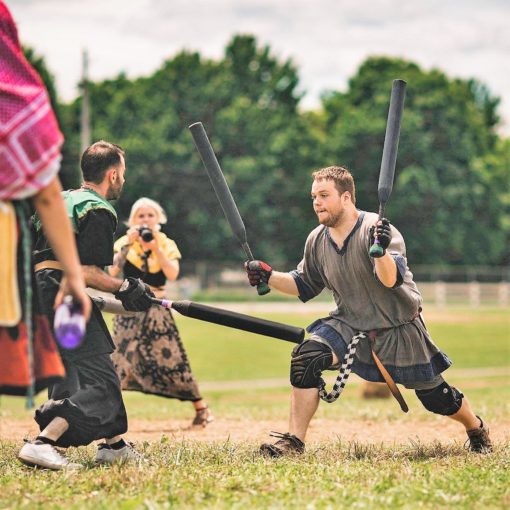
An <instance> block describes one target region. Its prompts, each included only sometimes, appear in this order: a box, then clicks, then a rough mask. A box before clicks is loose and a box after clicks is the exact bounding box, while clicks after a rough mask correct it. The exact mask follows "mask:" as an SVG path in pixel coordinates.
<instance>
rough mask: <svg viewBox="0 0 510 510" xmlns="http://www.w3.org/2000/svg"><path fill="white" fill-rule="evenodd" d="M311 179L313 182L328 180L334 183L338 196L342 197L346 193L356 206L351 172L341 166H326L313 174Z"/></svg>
mask: <svg viewBox="0 0 510 510" xmlns="http://www.w3.org/2000/svg"><path fill="white" fill-rule="evenodd" d="M312 178H313V179H314V180H315V181H321V180H323V179H324V180H329V181H334V182H335V187H336V189H337V190H338V194H339V195H342V194H343V193H345V192H346V191H348V192H349V193H350V194H351V200H352V203H353V204H356V188H355V186H354V179H353V177H352V175H351V172H349V170H347V168H344V167H342V166H328V167H326V168H321V169H320V170H317V171H315V172H313V174H312Z"/></svg>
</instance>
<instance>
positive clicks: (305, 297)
mask: <svg viewBox="0 0 510 510" xmlns="http://www.w3.org/2000/svg"><path fill="white" fill-rule="evenodd" d="M289 274H290V275H291V276H292V278H294V281H295V282H296V285H297V288H298V292H299V296H298V298H299V299H300V300H301V301H302V302H303V303H306V302H307V301H310V299H313V298H314V297H315V296H316V295H317V294H315V292H314V291H313V290H312V288H311V287H310V286H309V285H308V284H307V283H306V282H305V281H304V280H303V278H301V276H299V273H298V272H297V271H296V270H295V269H294V270H293V271H290V272H289Z"/></svg>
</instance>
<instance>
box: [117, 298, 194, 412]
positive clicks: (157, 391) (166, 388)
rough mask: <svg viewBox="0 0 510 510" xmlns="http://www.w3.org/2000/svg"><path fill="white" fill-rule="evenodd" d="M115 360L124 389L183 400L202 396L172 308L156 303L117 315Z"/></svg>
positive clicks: (192, 399)
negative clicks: (158, 305)
mask: <svg viewBox="0 0 510 510" xmlns="http://www.w3.org/2000/svg"><path fill="white" fill-rule="evenodd" d="M113 339H114V341H115V344H116V346H117V349H116V351H115V352H114V353H113V354H112V360H113V363H114V364H115V368H116V370H117V373H118V375H119V379H120V383H121V388H122V389H123V390H133V391H141V392H143V393H151V394H153V395H161V396H164V397H169V398H177V399H179V400H188V401H192V402H195V401H198V400H201V399H202V397H201V396H200V392H199V390H198V384H197V381H196V380H195V378H194V377H193V374H192V372H191V367H190V365H189V361H188V356H187V354H186V350H185V349H184V345H183V344H182V341H181V337H180V335H179V330H178V329H177V326H176V325H175V321H174V318H173V316H172V312H171V311H170V310H168V309H165V308H160V307H156V306H153V307H151V308H150V309H149V310H148V311H147V312H139V313H135V314H133V315H116V316H115V319H114V322H113Z"/></svg>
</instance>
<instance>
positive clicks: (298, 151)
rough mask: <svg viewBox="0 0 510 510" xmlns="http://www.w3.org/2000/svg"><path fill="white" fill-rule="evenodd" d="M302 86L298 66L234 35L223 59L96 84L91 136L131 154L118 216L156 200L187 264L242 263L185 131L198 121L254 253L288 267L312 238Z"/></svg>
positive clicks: (69, 113)
mask: <svg viewBox="0 0 510 510" xmlns="http://www.w3.org/2000/svg"><path fill="white" fill-rule="evenodd" d="M297 84H298V77H297V71H296V69H295V68H294V67H293V65H292V63H291V62H290V61H285V62H283V63H281V62H279V61H278V60H277V59H276V58H274V57H273V56H272V55H271V53H270V50H269V48H268V47H267V46H266V47H262V48H259V47H258V46H257V43H256V40H255V38H253V37H251V36H236V37H234V38H233V39H232V41H231V42H230V44H229V45H228V47H227V48H226V53H225V57H224V59H222V60H220V61H212V60H206V59H202V58H201V57H200V55H199V54H197V53H190V52H181V53H179V54H177V55H176V56H175V57H174V58H172V59H169V60H167V61H166V62H164V64H163V65H162V67H161V68H160V69H159V70H157V71H156V72H155V73H154V74H153V75H152V76H149V77H146V78H140V79H136V80H133V81H129V80H127V79H126V78H125V77H124V76H119V77H118V78H116V79H115V80H108V81H104V82H100V83H95V84H93V85H92V87H91V104H92V123H93V138H94V139H99V138H105V139H109V140H112V141H114V142H116V143H118V144H120V145H122V146H123V147H125V148H126V151H127V166H128V169H127V179H128V181H127V185H126V187H125V192H124V194H123V196H122V197H121V199H120V200H119V202H118V208H119V210H120V212H121V216H122V217H124V218H126V217H127V215H128V212H129V207H130V206H131V204H132V203H133V202H134V201H135V200H136V199H137V198H139V197H140V196H142V195H145V196H150V197H152V198H154V199H155V200H158V201H159V202H161V204H162V205H163V207H164V208H165V209H166V210H167V212H168V213H169V217H170V224H169V226H168V229H167V230H168V232H169V234H170V235H171V236H173V237H174V238H175V239H176V240H177V241H178V243H179V245H180V246H181V248H182V249H183V252H184V254H185V257H186V258H187V259H205V258H208V259H211V260H218V261H223V260H231V261H234V260H235V261H238V260H239V259H240V258H241V257H242V252H241V249H240V247H239V245H238V244H237V242H236V241H235V239H234V238H233V235H232V233H231V232H230V230H229V228H228V224H227V223H226V220H225V219H224V217H223V213H222V211H221V208H220V206H219V204H218V202H217V199H216V196H215V194H214V191H213V189H212V187H211V184H210V183H209V181H208V178H207V176H206V174H205V171H204V170H203V167H202V163H201V161H200V159H199V156H198V153H197V152H196V150H195V147H194V145H193V141H192V138H191V135H190V133H189V130H188V126H189V125H190V124H191V123H193V122H197V121H201V122H203V123H204V126H205V128H206V130H207V132H208V134H209V136H210V138H211V142H212V144H213V146H214V149H215V151H216V153H217V156H218V159H219V160H220V162H221V164H222V166H223V169H224V171H225V175H226V178H227V181H228V182H229V185H230V186H231V189H232V193H233V195H234V197H235V198H236V201H237V203H238V206H239V209H240V211H241V214H242V215H243V218H244V219H245V224H246V227H247V231H248V237H249V240H250V241H251V245H252V249H253V250H254V252H255V254H256V255H257V256H259V257H261V258H262V257H269V258H271V259H272V260H278V261H282V262H285V261H287V259H293V260H297V259H299V257H300V254H301V251H302V244H303V242H304V239H305V236H306V233H307V232H306V230H307V227H306V226H304V225H305V224H306V223H307V222H306V221H305V220H304V218H303V215H304V211H305V205H307V206H308V200H307V193H305V194H303V185H304V183H306V186H308V179H309V178H308V176H307V171H308V168H309V167H308V165H309V164H310V161H311V155H312V153H311V137H310V136H309V135H308V130H307V128H306V123H305V121H304V120H303V119H302V118H301V116H300V114H299V111H298V108H297V107H298V103H299V96H298V94H297V93H296V91H295V89H296V86H297ZM79 107H80V102H79V101H76V102H75V103H73V104H71V105H68V106H66V108H65V113H64V118H65V126H66V131H67V132H69V133H70V135H69V140H74V143H75V145H77V141H78V129H79V121H78V119H79ZM73 164H74V163H73ZM306 211H307V212H308V208H307V209H306ZM310 219H311V218H310ZM308 223H310V221H308Z"/></svg>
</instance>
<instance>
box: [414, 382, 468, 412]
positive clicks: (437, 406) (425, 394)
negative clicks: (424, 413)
mask: <svg viewBox="0 0 510 510" xmlns="http://www.w3.org/2000/svg"><path fill="white" fill-rule="evenodd" d="M415 393H416V396H417V397H418V398H419V399H420V401H421V403H422V404H423V406H424V407H425V409H427V410H428V411H430V412H432V413H436V414H441V415H443V416H451V415H452V414H455V413H456V412H457V411H458V410H459V409H460V408H461V406H462V399H463V398H464V395H463V394H462V393H461V392H460V391H459V390H458V389H457V388H454V387H453V386H450V385H449V384H448V383H447V382H446V381H445V382H443V383H441V384H440V385H439V386H436V387H435V388H432V389H431V390H416V392H415Z"/></svg>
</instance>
